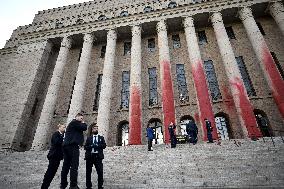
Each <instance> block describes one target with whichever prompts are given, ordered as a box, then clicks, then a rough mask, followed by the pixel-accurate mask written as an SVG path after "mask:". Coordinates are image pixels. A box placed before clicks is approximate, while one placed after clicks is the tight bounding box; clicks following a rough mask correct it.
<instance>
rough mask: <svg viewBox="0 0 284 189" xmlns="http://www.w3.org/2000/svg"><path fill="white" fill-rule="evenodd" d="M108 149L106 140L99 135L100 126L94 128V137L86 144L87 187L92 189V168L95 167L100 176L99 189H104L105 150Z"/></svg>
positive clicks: (89, 138) (88, 139)
mask: <svg viewBox="0 0 284 189" xmlns="http://www.w3.org/2000/svg"><path fill="white" fill-rule="evenodd" d="M105 148H106V143H105V139H104V137H103V136H101V135H98V126H97V125H95V126H94V127H93V128H92V135H91V136H90V137H88V138H87V140H86V144H85V150H86V153H85V160H86V187H87V189H91V188H92V180H91V175H92V168H93V165H95V168H96V171H97V174H98V189H102V188H103V183H104V178H103V159H104V153H103V149H105Z"/></svg>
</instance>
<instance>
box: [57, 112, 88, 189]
mask: <svg viewBox="0 0 284 189" xmlns="http://www.w3.org/2000/svg"><path fill="white" fill-rule="evenodd" d="M86 130H87V124H86V123H85V122H84V117H83V114H81V113H78V114H77V115H76V116H75V119H73V120H72V121H71V122H70V123H69V124H68V126H67V129H66V132H65V137H64V141H63V159H64V161H63V166H62V171H61V183H60V189H65V188H66V187H67V185H68V182H67V175H68V172H69V170H70V188H69V189H79V187H78V185H77V180H78V167H79V157H80V151H79V147H80V146H82V144H83V142H84V135H83V131H86Z"/></svg>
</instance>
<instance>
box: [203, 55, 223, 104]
mask: <svg viewBox="0 0 284 189" xmlns="http://www.w3.org/2000/svg"><path fill="white" fill-rule="evenodd" d="M204 71H205V73H206V79H207V83H208V87H209V90H210V92H211V97H212V100H218V99H221V98H222V96H221V93H220V89H219V85H218V80H217V76H216V73H215V69H214V65H213V61H212V60H207V61H204Z"/></svg>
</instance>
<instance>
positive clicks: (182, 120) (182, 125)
mask: <svg viewBox="0 0 284 189" xmlns="http://www.w3.org/2000/svg"><path fill="white" fill-rule="evenodd" d="M189 120H192V121H193V122H195V121H194V119H193V117H192V116H190V115H185V116H182V117H181V118H180V132H181V135H187V132H186V124H187V123H188V122H189Z"/></svg>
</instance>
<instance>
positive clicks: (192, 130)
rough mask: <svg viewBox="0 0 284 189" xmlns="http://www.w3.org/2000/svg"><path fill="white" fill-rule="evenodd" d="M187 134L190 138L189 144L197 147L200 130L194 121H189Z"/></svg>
mask: <svg viewBox="0 0 284 189" xmlns="http://www.w3.org/2000/svg"><path fill="white" fill-rule="evenodd" d="M186 132H187V134H188V136H189V140H188V142H189V143H192V144H193V145H195V144H196V143H197V134H198V128H197V126H196V124H195V123H194V121H193V120H189V122H188V123H187V124H186Z"/></svg>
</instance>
